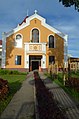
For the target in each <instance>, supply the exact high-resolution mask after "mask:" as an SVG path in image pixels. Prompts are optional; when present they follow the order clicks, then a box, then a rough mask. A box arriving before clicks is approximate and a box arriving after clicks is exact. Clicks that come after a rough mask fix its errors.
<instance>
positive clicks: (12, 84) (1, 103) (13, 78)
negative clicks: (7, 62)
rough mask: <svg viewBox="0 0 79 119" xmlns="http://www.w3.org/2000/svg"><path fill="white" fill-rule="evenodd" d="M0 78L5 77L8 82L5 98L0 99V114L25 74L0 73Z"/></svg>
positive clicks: (19, 85) (24, 77)
mask: <svg viewBox="0 0 79 119" xmlns="http://www.w3.org/2000/svg"><path fill="white" fill-rule="evenodd" d="M0 77H1V78H3V79H6V80H7V81H8V83H9V93H8V95H7V97H6V99H3V100H0V115H1V113H2V111H3V110H4V109H5V108H6V106H7V105H8V103H9V102H10V101H11V99H12V97H13V95H14V94H15V93H16V91H17V90H19V89H20V87H21V85H22V82H23V81H24V80H25V79H26V75H13V74H12V75H8V74H7V75H0Z"/></svg>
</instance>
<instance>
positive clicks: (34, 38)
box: [32, 29, 39, 43]
mask: <svg viewBox="0 0 79 119" xmlns="http://www.w3.org/2000/svg"><path fill="white" fill-rule="evenodd" d="M32 42H36V43H38V42H39V30H38V29H33V30H32Z"/></svg>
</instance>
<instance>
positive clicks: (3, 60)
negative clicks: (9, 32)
mask: <svg viewBox="0 0 79 119" xmlns="http://www.w3.org/2000/svg"><path fill="white" fill-rule="evenodd" d="M5 66H6V33H5V32H4V33H3V34H2V66H1V67H2V68H5Z"/></svg>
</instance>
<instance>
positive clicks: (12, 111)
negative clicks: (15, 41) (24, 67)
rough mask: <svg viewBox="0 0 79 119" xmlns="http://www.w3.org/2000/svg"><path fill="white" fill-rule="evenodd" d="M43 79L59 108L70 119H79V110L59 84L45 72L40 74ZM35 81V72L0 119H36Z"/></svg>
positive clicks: (24, 83) (29, 75)
mask: <svg viewBox="0 0 79 119" xmlns="http://www.w3.org/2000/svg"><path fill="white" fill-rule="evenodd" d="M39 75H40V77H41V79H44V83H45V85H46V86H47V87H48V88H49V91H51V92H52V93H53V95H54V99H55V101H56V102H57V104H58V106H59V108H61V109H62V110H64V111H65V113H66V115H67V117H68V119H79V109H78V108H77V107H76V105H75V103H74V102H73V101H72V100H71V99H70V97H69V96H68V95H67V94H66V93H65V92H64V90H63V89H62V88H60V87H59V86H58V85H57V84H55V83H52V82H51V81H50V80H49V79H48V78H47V77H46V76H44V74H43V72H40V73H39ZM34 107H35V98H34V80H33V72H30V73H29V74H28V75H27V79H26V80H25V81H24V82H23V84H22V87H21V88H20V90H19V91H18V92H17V93H16V94H15V95H14V97H13V99H12V100H11V102H10V103H9V105H8V106H7V108H6V109H5V110H4V112H3V113H2V115H1V118H0V119H31V118H32V119H35V117H34Z"/></svg>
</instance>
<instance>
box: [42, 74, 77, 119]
mask: <svg viewBox="0 0 79 119" xmlns="http://www.w3.org/2000/svg"><path fill="white" fill-rule="evenodd" d="M40 77H41V79H44V83H45V85H46V87H48V88H49V91H51V92H52V93H53V95H54V99H55V101H56V102H57V104H58V106H59V108H61V109H62V110H64V111H65V113H66V115H67V117H68V119H79V108H77V106H76V104H75V102H73V101H72V100H71V98H70V97H69V96H68V95H67V93H65V91H64V90H63V89H62V88H61V87H59V86H58V85H57V84H56V83H52V82H51V81H50V80H48V78H47V77H46V76H44V75H43V73H40Z"/></svg>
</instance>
